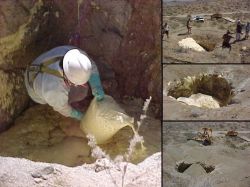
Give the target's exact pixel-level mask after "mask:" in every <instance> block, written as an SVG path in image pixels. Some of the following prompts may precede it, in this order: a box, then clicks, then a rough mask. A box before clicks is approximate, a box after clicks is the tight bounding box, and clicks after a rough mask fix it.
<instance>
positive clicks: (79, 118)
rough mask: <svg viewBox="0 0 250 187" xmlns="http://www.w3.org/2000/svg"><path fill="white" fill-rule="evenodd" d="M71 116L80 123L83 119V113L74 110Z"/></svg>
mask: <svg viewBox="0 0 250 187" xmlns="http://www.w3.org/2000/svg"><path fill="white" fill-rule="evenodd" d="M70 116H71V117H72V118H75V119H77V120H79V121H80V120H81V119H82V118H83V113H82V112H80V111H78V110H75V109H73V110H72V112H71V114H70Z"/></svg>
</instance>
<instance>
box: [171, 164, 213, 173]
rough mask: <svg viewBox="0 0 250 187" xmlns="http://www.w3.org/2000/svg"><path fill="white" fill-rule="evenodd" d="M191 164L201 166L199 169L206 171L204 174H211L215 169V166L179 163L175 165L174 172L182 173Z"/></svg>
mask: <svg viewBox="0 0 250 187" xmlns="http://www.w3.org/2000/svg"><path fill="white" fill-rule="evenodd" d="M193 164H199V165H201V167H203V168H204V170H205V171H206V173H211V172H212V171H213V170H214V169H215V166H213V165H206V164H204V163H200V162H197V163H187V162H181V163H178V164H177V165H176V170H177V171H178V172H179V173H184V172H185V171H186V170H187V169H188V168H189V167H190V166H191V165H193Z"/></svg>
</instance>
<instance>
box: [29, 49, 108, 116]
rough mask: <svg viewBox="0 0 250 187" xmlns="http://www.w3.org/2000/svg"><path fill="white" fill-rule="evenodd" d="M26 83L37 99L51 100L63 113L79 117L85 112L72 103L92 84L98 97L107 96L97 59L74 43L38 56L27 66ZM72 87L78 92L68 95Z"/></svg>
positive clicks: (84, 93)
mask: <svg viewBox="0 0 250 187" xmlns="http://www.w3.org/2000/svg"><path fill="white" fill-rule="evenodd" d="M87 83H88V84H87ZM25 85H26V88H27V91H28V94H29V96H30V97H31V98H32V100H34V101H35V102H37V103H40V104H48V105H50V106H51V107H53V109H54V110H55V111H57V112H59V113H61V114H62V115H64V116H66V117H72V118H75V119H78V120H81V119H82V117H83V113H82V112H81V111H79V110H77V109H75V108H73V107H72V106H71V103H72V102H75V101H80V100H82V99H84V98H85V97H86V96H87V93H88V88H89V87H90V88H91V92H92V94H93V96H94V97H96V99H97V101H101V100H102V99H103V98H104V91H103V87H102V84H101V81H100V76H99V72H98V69H97V66H96V64H95V62H94V61H93V60H91V59H90V58H89V57H88V55H87V54H86V53H85V52H84V51H82V50H81V49H79V48H76V47H74V46H60V47H56V48H53V49H51V50H49V51H47V52H45V53H43V54H42V55H40V56H39V57H37V58H36V59H35V60H34V61H33V62H32V64H31V65H30V66H29V67H28V68H27V69H26V72H25ZM72 90H74V91H75V90H77V92H78V94H73V95H75V97H74V96H73V99H72V98H71V99H69V96H70V93H71V91H72ZM70 100H71V101H70ZM72 100H73V101H72Z"/></svg>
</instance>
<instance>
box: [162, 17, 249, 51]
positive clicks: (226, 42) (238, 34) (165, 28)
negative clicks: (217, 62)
mask: <svg viewBox="0 0 250 187" xmlns="http://www.w3.org/2000/svg"><path fill="white" fill-rule="evenodd" d="M186 26H187V34H192V32H191V29H192V26H191V18H190V17H189V18H188V20H187V22H186ZM243 28H244V25H243V24H242V23H241V21H240V20H239V19H238V20H237V24H236V30H235V33H236V38H235V42H238V41H241V35H242V34H243ZM169 29H170V27H169V25H168V23H167V22H166V23H165V24H164V25H163V27H162V39H163V37H164V35H165V34H166V36H167V38H169ZM249 31H250V22H247V24H246V25H245V37H244V39H245V40H247V39H248V38H249ZM231 34H233V33H231V32H230V31H229V30H227V32H226V34H224V35H223V37H222V39H223V42H222V48H229V52H230V51H231V49H232V46H231V43H230V40H231V39H232V38H233V36H231Z"/></svg>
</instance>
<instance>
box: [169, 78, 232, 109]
mask: <svg viewBox="0 0 250 187" xmlns="http://www.w3.org/2000/svg"><path fill="white" fill-rule="evenodd" d="M232 89H233V88H232V85H231V83H229V82H228V81H227V80H226V79H225V78H223V77H222V76H220V75H217V74H200V75H198V76H193V77H185V78H183V79H181V80H180V81H178V82H176V83H174V84H173V85H172V86H171V87H170V88H169V90H168V95H169V96H172V97H174V98H176V99H177V98H179V97H190V96H191V95H193V94H197V93H201V94H205V95H209V96H212V97H213V98H214V99H216V100H217V101H218V102H219V104H220V107H222V106H226V105H228V104H229V103H230V102H231V100H232V97H233V96H234V93H233V91H232Z"/></svg>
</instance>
